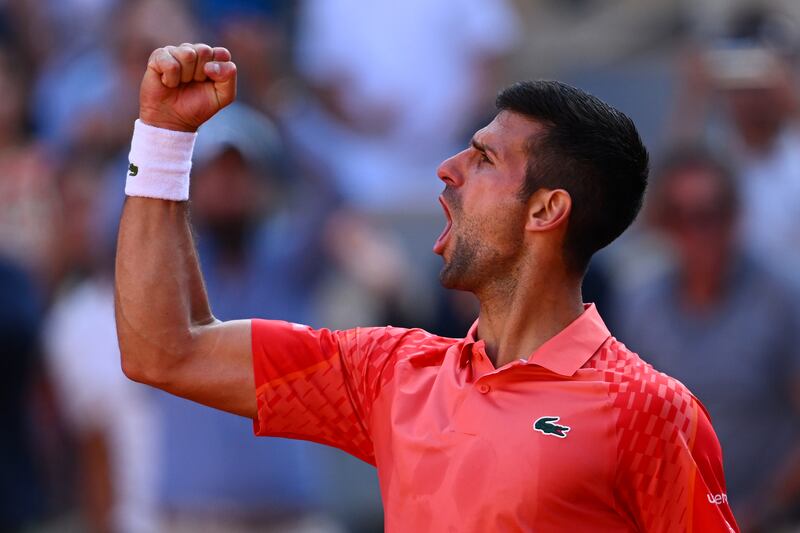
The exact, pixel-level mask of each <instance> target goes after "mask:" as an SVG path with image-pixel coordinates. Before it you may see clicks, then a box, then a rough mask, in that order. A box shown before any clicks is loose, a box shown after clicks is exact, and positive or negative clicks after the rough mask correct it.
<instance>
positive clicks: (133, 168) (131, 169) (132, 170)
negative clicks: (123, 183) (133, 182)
mask: <svg viewBox="0 0 800 533" xmlns="http://www.w3.org/2000/svg"><path fill="white" fill-rule="evenodd" d="M128 172H129V175H130V176H135V175H136V174H138V173H139V167H137V166H136V165H134V164H133V163H131V164H130V166H129V167H128Z"/></svg>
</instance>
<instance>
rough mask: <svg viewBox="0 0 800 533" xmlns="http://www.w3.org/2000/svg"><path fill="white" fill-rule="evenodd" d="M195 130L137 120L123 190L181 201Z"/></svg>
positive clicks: (186, 191)
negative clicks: (178, 129) (180, 129)
mask: <svg viewBox="0 0 800 533" xmlns="http://www.w3.org/2000/svg"><path fill="white" fill-rule="evenodd" d="M195 138H197V133H190V132H185V131H173V130H166V129H163V128H156V127H155V126H150V125H148V124H145V123H144V122H142V121H141V120H137V121H136V123H135V124H134V127H133V140H132V141H131V152H130V155H128V161H129V162H130V166H129V167H128V179H127V181H126V182H125V194H127V195H128V196H144V197H145V198H160V199H162V200H173V201H175V202H183V201H186V200H188V199H189V171H190V170H191V169H192V150H194V140H195Z"/></svg>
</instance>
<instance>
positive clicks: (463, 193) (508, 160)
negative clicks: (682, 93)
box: [433, 111, 542, 292]
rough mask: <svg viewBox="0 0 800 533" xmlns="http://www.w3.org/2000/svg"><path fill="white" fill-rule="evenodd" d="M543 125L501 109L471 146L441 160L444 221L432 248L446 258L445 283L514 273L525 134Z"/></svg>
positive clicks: (519, 247)
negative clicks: (445, 218) (445, 221)
mask: <svg viewBox="0 0 800 533" xmlns="http://www.w3.org/2000/svg"><path fill="white" fill-rule="evenodd" d="M541 131H542V126H541V125H539V124H538V123H537V122H535V121H533V120H530V119H527V118H525V117H523V116H522V115H519V114H517V113H512V112H509V111H501V112H500V113H499V114H498V115H497V116H496V117H495V119H494V120H493V121H492V122H491V123H490V124H489V125H488V126H486V127H485V128H483V129H481V130H479V131H478V132H477V133H475V135H474V136H473V138H472V142H471V144H470V146H469V147H467V148H466V149H465V150H463V151H461V152H459V153H458V154H456V155H454V156H452V157H451V158H449V159H448V160H446V161H444V162H443V163H442V164H441V165H440V166H439V169H438V172H437V174H438V176H439V178H440V179H441V180H442V181H443V182H444V183H445V190H444V193H443V194H442V195H441V196H440V197H439V200H440V202H441V203H442V206H443V207H444V210H445V215H446V216H447V225H446V227H445V229H444V231H443V232H442V234H441V235H440V236H439V238H438V239H437V241H436V244H435V245H434V247H433V251H434V252H435V253H437V254H439V255H441V256H442V258H443V259H444V266H443V267H442V271H441V273H440V278H441V281H442V284H443V285H444V286H445V287H447V288H452V289H461V290H468V291H473V292H475V291H477V290H479V289H480V288H481V286H483V285H484V284H485V283H490V282H494V281H500V282H503V281H505V280H511V279H513V272H514V267H515V265H516V264H517V263H518V261H519V260H520V258H521V255H522V251H523V240H524V234H525V230H524V226H525V218H526V212H527V209H526V202H524V201H523V200H522V199H521V198H520V190H521V188H522V186H523V184H524V182H525V172H526V168H527V165H528V158H529V155H530V154H529V151H528V146H529V140H530V139H531V137H532V136H534V135H537V134H539V133H541ZM533 157H535V154H534V156H533Z"/></svg>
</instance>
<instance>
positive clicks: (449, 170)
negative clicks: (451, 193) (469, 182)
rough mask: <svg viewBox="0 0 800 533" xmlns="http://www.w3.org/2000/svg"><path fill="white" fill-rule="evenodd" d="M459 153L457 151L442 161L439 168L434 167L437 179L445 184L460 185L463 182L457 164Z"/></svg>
mask: <svg viewBox="0 0 800 533" xmlns="http://www.w3.org/2000/svg"><path fill="white" fill-rule="evenodd" d="M460 155H461V154H460V153H459V154H456V155H454V156H452V157H450V158H449V159H446V160H444V161H442V163H441V164H440V165H439V168H438V169H436V175H437V176H439V179H440V180H442V181H443V182H444V183H445V185H450V186H452V187H460V186H461V185H463V184H464V178H463V174H462V173H461V170H460V165H459V156H460Z"/></svg>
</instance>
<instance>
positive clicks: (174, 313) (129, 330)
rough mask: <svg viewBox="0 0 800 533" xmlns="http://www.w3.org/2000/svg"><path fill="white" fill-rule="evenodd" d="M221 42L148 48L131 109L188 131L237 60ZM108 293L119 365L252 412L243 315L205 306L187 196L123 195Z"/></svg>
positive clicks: (212, 105)
mask: <svg viewBox="0 0 800 533" xmlns="http://www.w3.org/2000/svg"><path fill="white" fill-rule="evenodd" d="M230 59H231V57H230V53H229V52H228V51H227V50H225V49H224V48H213V49H212V48H211V47H209V46H206V45H181V46H179V47H165V48H159V49H158V50H156V51H155V52H153V54H152V55H151V56H150V60H149V62H148V65H147V71H146V72H145V75H144V78H143V80H142V85H141V89H140V113H139V118H140V120H141V121H142V122H144V123H145V124H149V125H151V126H156V127H159V128H164V129H169V130H174V131H184V132H193V131H196V130H197V128H198V127H199V126H200V125H201V124H202V123H203V122H205V121H206V120H208V119H209V118H211V117H212V116H213V115H214V114H215V113H216V112H217V111H219V110H220V109H222V108H223V107H225V106H226V105H228V104H230V103H231V102H232V101H233V99H234V96H235V92H236V67H235V65H234V64H233V63H232V62H231V61H230ZM115 284H116V288H115V303H116V306H115V307H116V320H117V334H118V337H119V344H120V352H121V354H122V368H123V370H124V372H125V374H126V375H127V376H128V377H129V378H131V379H133V380H135V381H140V382H142V383H147V384H149V385H153V386H155V387H158V388H161V389H164V390H166V391H168V392H170V393H172V394H176V395H178V396H182V397H184V398H188V399H190V400H194V401H197V402H200V403H203V404H206V405H209V406H211V407H216V408H218V409H222V410H225V411H230V412H232V413H237V414H240V415H242V416H246V417H249V418H253V417H255V416H256V400H255V386H254V380H253V371H252V348H251V337H250V321H249V320H247V321H233V322H220V321H218V320H216V319H215V318H214V316H213V315H212V314H211V308H210V306H209V303H208V296H207V294H206V291H205V287H204V285H203V279H202V275H201V273H200V267H199V264H198V260H197V252H196V250H195V247H194V242H193V239H192V233H191V227H190V224H189V219H188V204H187V202H174V201H168V200H159V199H153V198H142V197H129V198H128V199H127V201H126V203H125V207H124V209H123V213H122V219H121V221H120V229H119V239H118V243H117V259H116V277H115Z"/></svg>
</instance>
